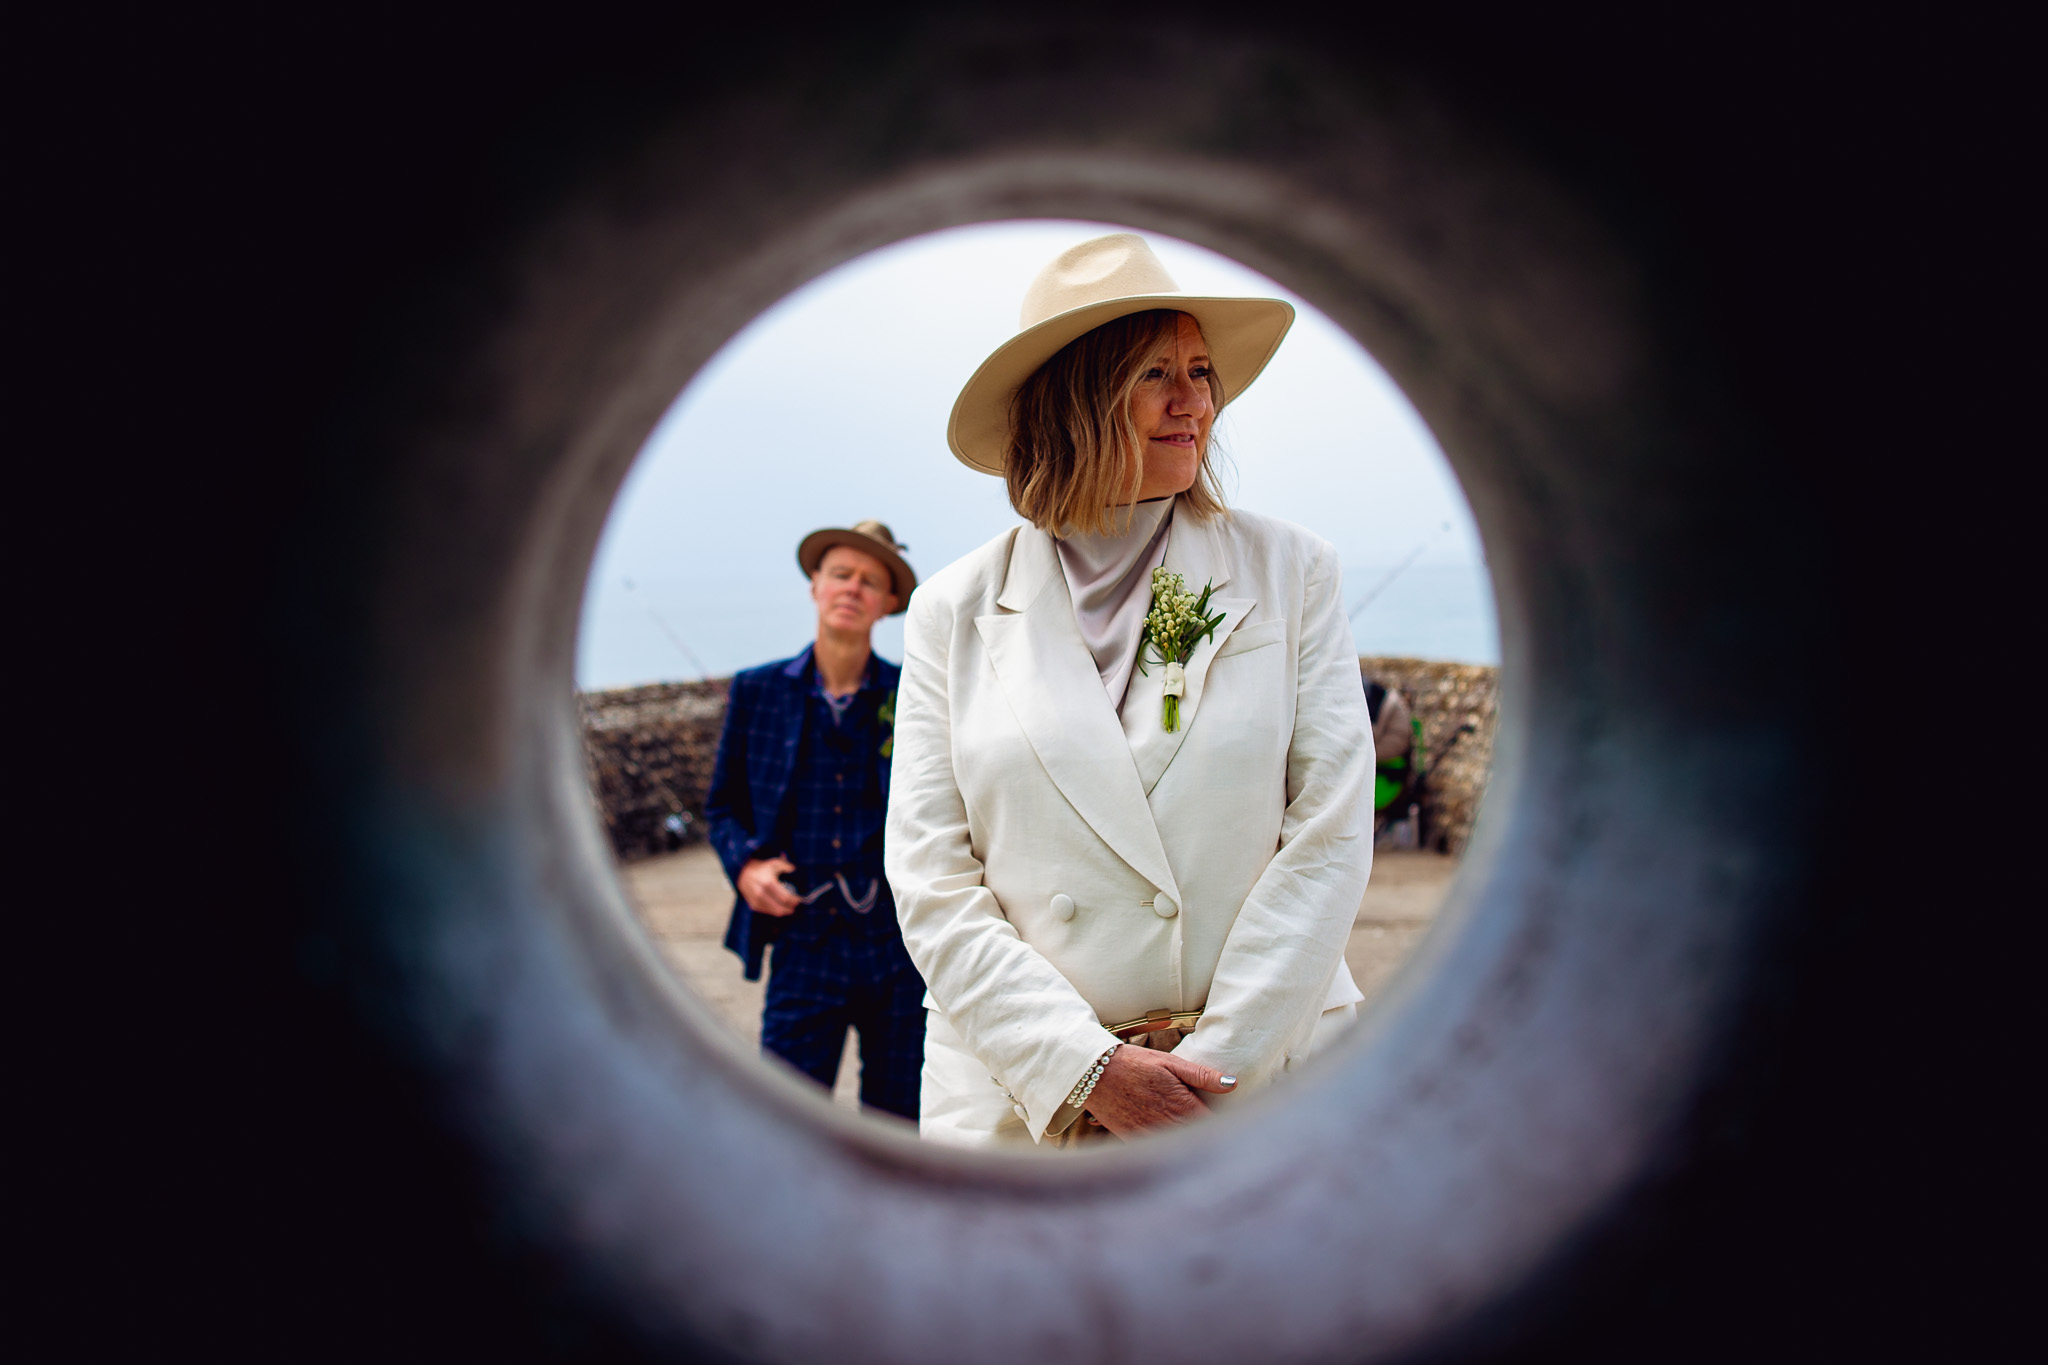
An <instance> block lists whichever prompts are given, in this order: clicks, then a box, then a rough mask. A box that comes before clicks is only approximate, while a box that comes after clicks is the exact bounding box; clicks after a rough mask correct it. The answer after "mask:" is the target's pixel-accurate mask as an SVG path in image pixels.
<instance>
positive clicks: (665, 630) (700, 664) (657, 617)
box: [623, 578, 711, 678]
mask: <svg viewBox="0 0 2048 1365" xmlns="http://www.w3.org/2000/svg"><path fill="white" fill-rule="evenodd" d="M623 581H624V583H625V585H626V591H627V592H630V593H632V594H633V595H634V599H635V600H636V601H638V602H639V603H640V607H641V610H643V611H645V612H646V613H647V615H648V616H649V617H650V618H651V619H652V620H653V622H654V624H655V626H656V627H657V628H659V629H660V631H661V633H662V634H663V635H666V636H667V637H668V642H669V643H670V644H672V645H674V646H675V647H676V649H677V651H678V652H680V653H681V654H682V656H683V657H684V658H685V659H688V660H689V661H690V667H692V668H694V669H696V670H697V676H698V677H699V678H708V677H710V676H711V670H710V669H708V668H706V667H704V661H703V660H701V659H699V658H698V657H697V656H696V655H695V654H693V653H692V652H691V651H690V647H689V646H688V645H686V644H684V643H683V637H682V636H680V635H678V634H676V633H675V631H673V630H671V629H670V628H669V624H668V622H666V621H664V620H662V619H661V613H660V612H658V611H656V610H655V609H654V607H653V605H652V604H650V603H649V602H648V601H647V599H646V598H644V597H641V596H640V595H639V590H638V589H637V588H635V587H634V586H633V580H632V579H630V578H628V579H625V580H623Z"/></svg>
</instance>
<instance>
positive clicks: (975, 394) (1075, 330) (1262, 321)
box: [946, 232, 1294, 475]
mask: <svg viewBox="0 0 2048 1365" xmlns="http://www.w3.org/2000/svg"><path fill="white" fill-rule="evenodd" d="M1151 308H1177V309H1179V310H1180V311H1181V312H1183V313H1188V314H1191V315H1192V316H1193V317H1194V319H1195V321H1196V322H1198V323H1200V324H1201V326H1202V335H1203V336H1204V337H1205V338H1207V340H1208V342H1209V361H1210V363H1211V364H1212V365H1214V366H1215V368H1216V375H1217V377H1218V378H1219V379H1221V380H1222V381H1223V394H1224V401H1225V402H1228V401H1230V400H1231V399H1233V398H1235V397H1237V396H1238V395H1239V394H1241V393H1243V392H1244V391H1245V390H1246V389H1248V388H1250V387H1251V382H1252V381H1253V380H1254V379H1257V378H1258V377H1259V371H1261V370H1263V369H1265V368H1266V362H1267V361H1269V360H1271V359H1272V358H1273V352H1275V351H1277V350H1279V349H1280V339H1281V338H1282V337H1284V336H1286V335H1287V329H1288V328H1290V327H1292V326H1293V325H1294V305H1293V304H1290V303H1287V302H1284V301H1283V300H1280V299H1257V298H1225V297H1219V296H1215V295H1207V294H1188V293H1183V292H1182V290H1181V287H1180V286H1179V285H1177V284H1175V283H1174V281H1173V276H1171V275H1169V274H1167V273H1166V267H1165V266H1164V265H1162V264H1161V263H1160V260H1159V258H1158V257H1157V256H1155V255H1153V254H1152V248H1151V246H1150V245H1149V244H1148V243H1147V242H1146V241H1145V239H1144V238H1143V237H1140V236H1138V235H1137V234H1136V233H1133V232H1112V233H1111V234H1110V235H1109V236H1107V237H1097V238H1094V239H1093V240H1091V241H1086V242H1083V243H1081V244H1080V245H1079V246H1074V247H1069V248H1067V249H1066V250H1065V251H1062V252H1061V253H1060V254H1059V255H1058V256H1056V257H1054V258H1053V261H1052V263H1051V264H1050V265H1048V266H1046V268H1045V269H1043V270H1041V271H1039V272H1038V278H1036V279H1034V280H1033V281H1031V287H1030V288H1029V289H1027V290H1025V291H1024V307H1023V310H1022V311H1021V312H1020V314H1019V315H1018V318H1017V335H1015V336H1013V337H1011V338H1010V339H1009V340H1008V341H1006V342H1004V343H1003V344H1002V345H1001V346H998V347H997V348H996V351H995V354H994V355H991V356H990V357H989V358H988V359H987V360H984V361H982V362H981V368H980V369H978V370H976V371H975V372H974V377H973V378H972V379H969V380H968V381H967V387H966V388H964V389H962V390H960V397H959V398H958V399H956V400H955V401H954V403H953V416H952V420H951V421H949V422H948V423H947V424H946V443H947V444H948V445H950V446H952V447H953V453H954V454H955V455H957V456H959V457H960V462H961V463H962V464H964V465H966V466H968V467H969V468H971V469H978V470H980V471H981V472H982V473H984V474H996V475H1000V474H1001V473H1002V472H1003V451H1004V449H1005V448H1006V447H1007V446H1008V444H1009V439H1010V402H1011V400H1012V399H1013V398H1015V397H1016V395H1017V389H1018V386H1019V385H1021V384H1022V383H1023V382H1024V381H1025V380H1026V379H1029V378H1030V377H1031V375H1032V372H1033V371H1035V370H1036V369H1037V368H1038V367H1039V366H1040V365H1043V364H1044V363H1045V362H1046V361H1048V360H1050V359H1052V358H1053V356H1054V355H1056V354H1058V353H1059V350H1060V348H1061V347H1062V346H1065V345H1066V344H1067V343H1068V342H1070V341H1072V340H1074V339H1075V338H1076V337H1078V336H1080V335H1081V334H1082V333H1084V332H1089V331H1092V330H1094V329H1095V328H1097V327H1100V326H1101V325H1102V324H1103V323H1105V322H1109V321H1111V320H1112V319H1115V318H1120V317H1123V316H1125V315H1126V314H1130V313H1142V312H1145V311H1146V310H1147V309H1151Z"/></svg>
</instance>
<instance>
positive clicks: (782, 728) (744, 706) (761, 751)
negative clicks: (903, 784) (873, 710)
mask: <svg viewBox="0 0 2048 1365" xmlns="http://www.w3.org/2000/svg"><path fill="white" fill-rule="evenodd" d="M873 659H874V663H873V667H874V671H875V685H876V686H878V687H880V688H882V689H883V690H884V691H894V690H895V687H896V680H897V678H898V676H899V675H900V674H901V673H902V670H901V669H900V668H898V667H897V666H896V665H895V664H892V663H890V662H889V661H888V660H887V659H884V658H883V657H882V656H881V655H879V654H877V655H874V656H873ZM816 672H817V667H816V665H815V664H813V663H812V662H811V647H810V646H809V645H806V646H804V649H803V652H802V653H801V654H798V655H797V656H796V657H795V658H793V659H779V660H777V661H776V662H774V663H772V664H763V665H761V666H760V667H759V668H749V669H746V670H744V671H742V672H740V673H736V674H734V675H733V680H732V692H731V695H730V696H729V697H728V698H727V700H726V704H725V730H724V733H722V734H721V735H720V736H719V738H718V761H717V763H716V764H715V765H714V766H713V768H712V770H711V790H710V792H709V794H707V795H706V797H705V798H704V821H705V825H706V826H707V829H708V832H709V837H710V839H711V846H712V847H713V848H714V849H716V850H717V851H718V861H719V862H721V863H723V864H724V865H725V875H726V879H727V880H729V881H730V882H732V884H733V885H734V886H735V887H737V886H738V885H739V880H740V869H741V868H743V867H745V866H746V865H747V863H748V862H749V861H751V860H752V859H754V858H757V857H759V856H760V855H761V846H762V844H763V843H764V842H766V841H767V840H768V839H771V838H773V837H774V834H775V827H776V824H777V822H778V821H779V820H780V819H781V816H782V812H783V808H784V806H785V805H786V804H787V802H788V800H789V789H790V779H791V778H792V777H793V776H795V774H796V760H797V755H798V753H799V752H800V751H801V750H802V748H803V737H804V717H805V716H806V715H808V714H809V713H810V703H811V690H812V686H813V678H814V677H815V676H816ZM889 767H890V765H889V764H887V763H884V764H883V765H882V802H883V804H884V805H885V806H886V805H887V804H888V800H889ZM768 851H769V852H770V853H771V854H772V853H775V852H777V851H778V850H775V849H770V850H768ZM781 927H782V921H781V920H778V919H777V918H775V916H773V915H762V914H757V913H756V912H755V911H754V910H752V909H751V908H750V907H749V906H748V905H747V902H746V899H745V898H744V897H739V896H736V897H734V898H733V906H732V921H731V923H730V924H729V925H728V926H727V927H726V931H725V946H726V947H727V948H730V949H731V950H732V951H733V952H735V953H737V954H739V956H740V960H741V961H742V962H744V963H746V966H747V979H748V980H749V981H754V980H758V979H759V978H760V975H761V956H762V954H763V953H764V952H766V951H767V948H768V945H769V944H770V943H771V942H773V941H774V939H775V935H776V932H777V931H778V930H779V929H780V928H781Z"/></svg>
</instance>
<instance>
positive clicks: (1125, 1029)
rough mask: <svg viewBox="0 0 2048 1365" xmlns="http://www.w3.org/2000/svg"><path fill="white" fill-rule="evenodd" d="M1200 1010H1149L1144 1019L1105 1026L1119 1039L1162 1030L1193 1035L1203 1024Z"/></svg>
mask: <svg viewBox="0 0 2048 1365" xmlns="http://www.w3.org/2000/svg"><path fill="white" fill-rule="evenodd" d="M1201 1018H1202V1012H1201V1011H1200V1010H1180V1011H1178V1012H1176V1011H1173V1010H1147V1011H1146V1012H1145V1016H1144V1017H1143V1018H1142V1019H1126V1020H1125V1021H1124V1022H1123V1023H1121V1024H1107V1025H1104V1027H1106V1028H1107V1029H1108V1030H1109V1031H1110V1032H1111V1033H1114V1034H1115V1035H1116V1036H1117V1037H1119V1038H1129V1037H1131V1036H1133V1035H1134V1034H1139V1033H1154V1032H1157V1031H1158V1030H1160V1029H1165V1028H1177V1029H1179V1030H1180V1031H1181V1032H1182V1033H1193V1032H1194V1031H1195V1025H1196V1024H1198V1023H1200V1022H1201Z"/></svg>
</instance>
